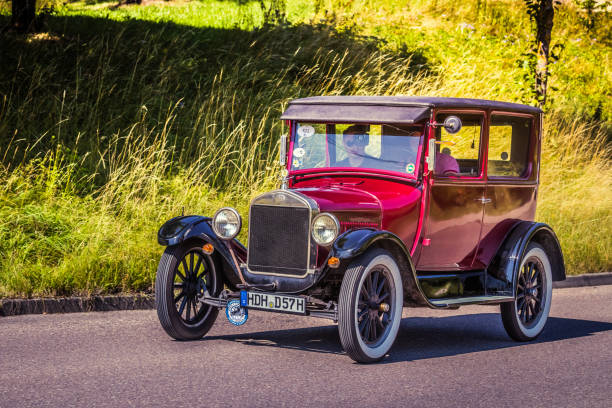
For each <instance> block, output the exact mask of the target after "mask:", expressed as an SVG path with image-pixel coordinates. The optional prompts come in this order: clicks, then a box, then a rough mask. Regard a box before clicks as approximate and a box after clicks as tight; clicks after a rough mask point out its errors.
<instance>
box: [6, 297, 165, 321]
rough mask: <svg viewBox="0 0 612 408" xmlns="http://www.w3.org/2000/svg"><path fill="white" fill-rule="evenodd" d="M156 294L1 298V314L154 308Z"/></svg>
mask: <svg viewBox="0 0 612 408" xmlns="http://www.w3.org/2000/svg"><path fill="white" fill-rule="evenodd" d="M154 308H155V296H154V295H132V296H129V295H127V296H126V295H121V296H92V297H68V298H39V299H1V300H0V316H16V315H24V314H50V313H78V312H107V311H112V310H142V309H154Z"/></svg>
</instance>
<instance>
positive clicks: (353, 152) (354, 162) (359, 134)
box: [336, 125, 378, 168]
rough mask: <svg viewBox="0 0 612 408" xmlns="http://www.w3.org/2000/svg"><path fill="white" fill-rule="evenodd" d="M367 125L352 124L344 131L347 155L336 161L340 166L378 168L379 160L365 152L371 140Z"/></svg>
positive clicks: (343, 140) (343, 141)
mask: <svg viewBox="0 0 612 408" xmlns="http://www.w3.org/2000/svg"><path fill="white" fill-rule="evenodd" d="M367 130H368V128H367V126H366V125H351V126H349V127H348V128H346V129H345V130H344V132H343V133H342V144H343V146H344V150H345V151H346V155H347V157H346V158H345V159H344V160H340V161H339V162H337V163H336V166H338V167H366V168H377V166H378V160H377V159H376V158H375V157H372V156H370V155H368V154H366V152H365V148H366V146H367V145H368V143H369V142H370V135H369V134H368V132H367Z"/></svg>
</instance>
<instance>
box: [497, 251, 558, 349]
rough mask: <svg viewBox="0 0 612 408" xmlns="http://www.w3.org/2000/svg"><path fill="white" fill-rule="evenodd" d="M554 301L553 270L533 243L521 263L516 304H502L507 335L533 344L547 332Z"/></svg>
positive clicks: (545, 257) (502, 314) (544, 254)
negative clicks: (530, 341) (551, 306)
mask: <svg viewBox="0 0 612 408" xmlns="http://www.w3.org/2000/svg"><path fill="white" fill-rule="evenodd" d="M551 299H552V269H551V266H550V261H549V260H548V256H547V255H546V252H545V251H544V248H542V247H541V246H540V245H538V244H536V243H531V244H529V246H528V247H527V251H526V252H525V256H524V257H523V260H522V262H521V267H520V269H519V272H518V276H517V281H516V297H515V299H514V301H513V302H507V303H502V304H501V316H502V321H503V323H504V328H505V329H506V331H507V332H508V335H510V337H512V338H513V339H514V340H517V341H529V340H533V339H535V338H536V337H538V335H539V334H540V333H542V330H544V325H545V324H546V321H547V320H548V313H549V312H550V303H551Z"/></svg>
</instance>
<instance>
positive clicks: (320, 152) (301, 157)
mask: <svg viewBox="0 0 612 408" xmlns="http://www.w3.org/2000/svg"><path fill="white" fill-rule="evenodd" d="M295 129H296V131H295V135H294V139H293V144H292V147H293V151H292V152H291V156H290V157H291V170H304V169H314V168H362V169H376V170H386V171H394V172H400V173H404V174H408V175H412V176H416V174H417V172H418V167H419V166H418V158H419V157H420V156H419V146H420V141H421V136H422V135H423V126H422V125H386V124H385V125H368V124H354V123H347V124H325V123H297V124H296V128H295Z"/></svg>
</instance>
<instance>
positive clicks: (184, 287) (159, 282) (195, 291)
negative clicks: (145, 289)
mask: <svg viewBox="0 0 612 408" xmlns="http://www.w3.org/2000/svg"><path fill="white" fill-rule="evenodd" d="M202 244H203V243H202V242H193V241H192V242H190V243H187V244H181V245H178V246H176V247H169V248H167V249H166V251H165V252H164V254H163V255H162V259H161V260H160V262H159V267H158V269H157V278H156V281H155V297H156V301H157V315H158V317H159V321H160V323H161V325H162V327H163V328H164V330H165V331H166V332H167V333H168V334H169V335H170V336H171V337H173V338H175V339H177V340H194V339H199V338H201V337H202V336H204V335H205V334H206V333H207V332H208V330H210V328H211V327H212V325H213V323H214V322H215V319H216V318H217V315H218V309H217V308H215V307H212V306H210V305H206V304H203V303H201V302H199V301H198V297H199V296H201V295H202V293H203V292H204V289H206V290H208V292H209V293H210V294H211V295H213V296H214V295H217V294H218V293H219V291H220V287H221V282H220V277H219V275H218V273H217V270H216V269H215V263H214V260H213V259H212V258H211V257H210V256H209V255H206V254H205V253H204V252H203V251H202Z"/></svg>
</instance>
